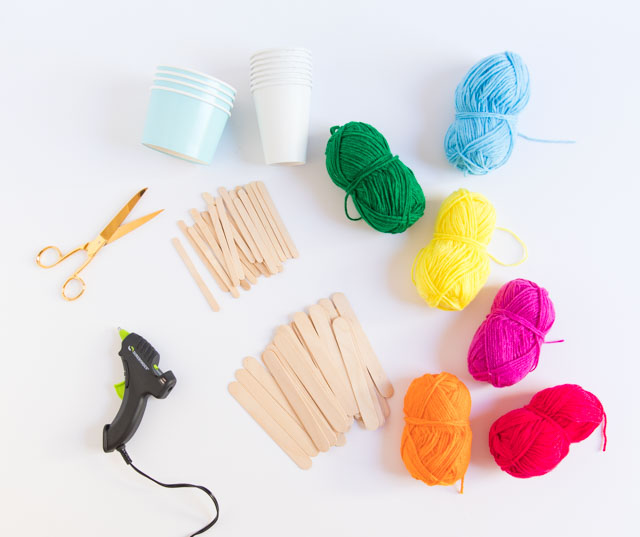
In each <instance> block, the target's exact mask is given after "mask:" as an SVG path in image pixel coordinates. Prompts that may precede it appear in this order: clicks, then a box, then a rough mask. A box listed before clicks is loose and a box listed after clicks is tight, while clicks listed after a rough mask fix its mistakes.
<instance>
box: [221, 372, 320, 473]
mask: <svg viewBox="0 0 640 537" xmlns="http://www.w3.org/2000/svg"><path fill="white" fill-rule="evenodd" d="M229 393H231V395H232V396H233V398H234V399H235V400H236V401H238V403H240V406H242V408H244V409H245V410H246V411H247V412H248V413H249V415H250V416H251V417H252V418H253V419H254V420H256V421H257V422H258V425H260V427H262V428H263V429H264V431H265V432H266V433H267V434H268V435H269V436H270V437H271V439H272V440H273V441H274V442H275V443H276V444H278V446H279V447H280V449H282V451H284V452H285V453H286V454H287V455H288V456H289V457H290V458H291V460H292V461H293V462H295V463H296V464H297V465H298V466H299V467H300V468H302V469H303V470H308V469H309V468H311V458H310V457H309V455H307V454H306V453H305V452H304V451H303V450H302V448H301V447H300V446H299V445H298V444H297V443H296V442H295V440H293V438H291V436H289V435H288V434H287V432H286V431H285V430H284V429H283V428H282V427H281V426H280V425H279V424H278V423H277V422H276V421H275V420H274V419H273V418H272V417H271V416H270V415H269V414H268V413H267V412H266V411H265V410H264V409H263V408H262V407H261V406H260V404H259V403H258V402H257V401H256V400H255V399H254V398H253V397H252V395H251V394H250V393H249V392H248V391H247V390H246V388H245V387H244V386H242V384H240V383H239V382H232V383H231V384H229Z"/></svg>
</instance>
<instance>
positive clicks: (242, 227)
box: [218, 187, 263, 263]
mask: <svg viewBox="0 0 640 537" xmlns="http://www.w3.org/2000/svg"><path fill="white" fill-rule="evenodd" d="M218 194H220V196H221V197H222V200H223V201H224V204H225V206H226V207H227V211H229V214H230V215H231V218H232V219H233V221H234V222H235V224H236V226H237V227H238V231H239V232H240V235H241V236H242V237H243V238H244V240H245V242H246V243H247V246H248V247H249V249H250V250H251V253H252V254H253V257H254V258H255V261H258V262H259V263H260V262H262V260H263V258H262V254H261V253H260V250H259V249H258V245H257V244H256V242H255V240H254V239H253V237H252V236H251V233H250V232H249V229H248V228H247V226H246V224H245V223H244V220H243V219H242V217H241V216H240V213H239V212H238V209H237V208H236V205H235V203H234V202H233V200H232V199H231V196H230V195H229V192H227V189H226V188H223V187H220V188H219V189H218ZM247 257H249V259H251V257H250V256H249V255H247ZM251 262H252V263H253V262H254V261H253V260H251Z"/></svg>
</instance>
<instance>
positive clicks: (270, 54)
mask: <svg viewBox="0 0 640 537" xmlns="http://www.w3.org/2000/svg"><path fill="white" fill-rule="evenodd" d="M283 56H287V57H296V58H309V59H311V51H310V50H308V49H306V48H296V47H294V48H271V49H265V50H259V51H258V52H255V53H254V54H252V55H251V57H250V58H249V63H253V62H254V61H257V60H260V59H263V58H279V57H283Z"/></svg>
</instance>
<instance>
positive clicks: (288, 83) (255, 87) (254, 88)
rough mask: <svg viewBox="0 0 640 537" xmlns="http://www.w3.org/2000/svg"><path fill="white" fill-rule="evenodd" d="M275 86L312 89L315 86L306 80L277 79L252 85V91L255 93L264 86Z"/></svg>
mask: <svg viewBox="0 0 640 537" xmlns="http://www.w3.org/2000/svg"><path fill="white" fill-rule="evenodd" d="M274 86H304V87H307V88H309V89H311V88H312V87H313V85H312V84H310V83H305V82H302V81H300V82H291V81H275V82H261V83H259V84H255V85H252V86H251V93H255V92H256V91H258V90H261V89H264V88H271V87H274Z"/></svg>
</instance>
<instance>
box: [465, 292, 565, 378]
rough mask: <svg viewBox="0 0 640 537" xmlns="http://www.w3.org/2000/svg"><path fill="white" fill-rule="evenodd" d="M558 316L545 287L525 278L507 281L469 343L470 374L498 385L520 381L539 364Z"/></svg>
mask: <svg viewBox="0 0 640 537" xmlns="http://www.w3.org/2000/svg"><path fill="white" fill-rule="evenodd" d="M555 318H556V313H555V310H554V309H553V303H552V302H551V299H550V298H549V293H547V290H546V289H544V288H542V287H540V286H538V285H537V284H535V283H533V282H531V281H529V280H523V279H517V280H512V281H510V282H508V283H506V284H504V285H503V286H502V287H501V288H500V290H499V291H498V294H497V295H496V297H495V298H494V300H493V304H492V305H491V312H490V313H489V315H487V318H486V319H485V320H484V322H483V323H482V324H481V325H480V327H479V328H478V330H477V331H476V333H475V335H474V336H473V340H472V341H471V345H470V346H469V353H468V355H467V363H468V365H469V373H471V376H472V377H473V378H474V379H476V380H480V381H486V382H490V383H491V384H493V385H494V386H496V387H498V388H501V387H503V386H511V385H512V384H515V383H516V382H519V381H520V380H522V379H523V378H524V377H525V376H526V375H527V374H528V373H530V372H531V371H533V370H534V369H535V368H536V367H537V366H538V359H539V358H540V347H541V346H542V344H543V343H545V341H544V338H545V336H546V335H547V332H549V330H550V329H551V327H552V326H553V322H554V321H555Z"/></svg>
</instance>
